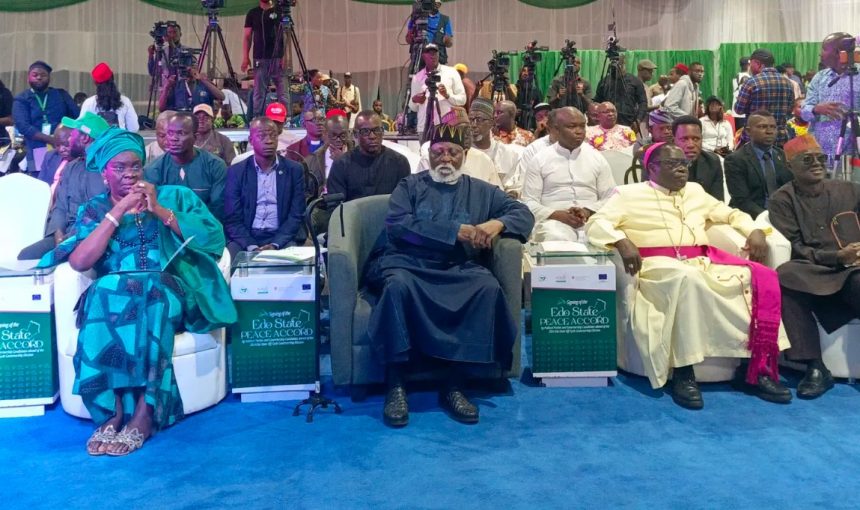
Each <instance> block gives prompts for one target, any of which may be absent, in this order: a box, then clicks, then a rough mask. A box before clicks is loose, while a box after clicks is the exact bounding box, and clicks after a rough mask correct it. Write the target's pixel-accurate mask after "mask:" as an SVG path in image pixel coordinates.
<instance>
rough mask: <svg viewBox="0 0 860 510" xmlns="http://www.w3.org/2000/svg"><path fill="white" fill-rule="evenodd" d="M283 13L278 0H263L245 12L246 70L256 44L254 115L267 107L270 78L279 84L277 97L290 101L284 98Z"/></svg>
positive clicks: (259, 113)
mask: <svg viewBox="0 0 860 510" xmlns="http://www.w3.org/2000/svg"><path fill="white" fill-rule="evenodd" d="M281 14H282V13H280V12H278V10H277V9H275V6H274V2H272V1H270V0H260V5H259V6H257V7H254V8H253V9H251V10H250V11H248V14H246V15H245V35H244V38H243V40H242V67H241V69H242V72H243V73H247V72H248V68H249V67H251V58H250V54H251V46H252V45H253V47H254V66H253V67H254V99H253V104H254V112H253V113H254V115H253V116H259V115H262V114H263V112H264V111H265V109H266V91H267V90H268V87H269V81H270V80H271V81H273V82H274V84H275V93H276V94H277V100H278V102H279V103H281V104H286V100H285V99H284V77H283V74H284V38H283V37H281V38H280V40H278V39H279V38H278V37H277V34H278V27H279V25H280V24H281Z"/></svg>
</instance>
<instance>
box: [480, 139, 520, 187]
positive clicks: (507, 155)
mask: <svg viewBox="0 0 860 510" xmlns="http://www.w3.org/2000/svg"><path fill="white" fill-rule="evenodd" d="M491 136H492V135H491ZM472 150H473V151H478V152H482V153H484V154H486V155H487V156H489V157H490V159H491V160H493V163H494V164H495V165H496V168H497V169H498V172H499V180H501V181H502V183H503V184H504V185H505V189H508V187H509V185H510V186H511V187H514V188H515V189H519V188H521V187H522V185H520V186H516V182H515V181H514V180H513V178H514V177H515V174H516V171H517V163H519V161H520V154H522V153H523V151H525V147H523V146H522V145H516V144H504V143H501V142H498V141H496V140H495V139H494V138H490V147H489V148H487V149H486V150H484V149H479V148H477V147H475V146H472ZM470 152H471V151H470Z"/></svg>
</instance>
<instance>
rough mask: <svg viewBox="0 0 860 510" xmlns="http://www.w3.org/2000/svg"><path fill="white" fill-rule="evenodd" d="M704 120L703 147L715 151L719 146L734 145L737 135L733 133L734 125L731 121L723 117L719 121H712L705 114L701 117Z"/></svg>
mask: <svg viewBox="0 0 860 510" xmlns="http://www.w3.org/2000/svg"><path fill="white" fill-rule="evenodd" d="M699 120H700V121H702V148H703V149H705V150H709V151H713V150H715V149H716V148H717V147H732V146H734V144H735V137H734V134H733V133H732V125H731V124H729V121H727V120H725V119H723V120H721V121H719V122H714V121H712V120H711V119H710V118H709V117H707V116H705V117H702V118H701V119H699Z"/></svg>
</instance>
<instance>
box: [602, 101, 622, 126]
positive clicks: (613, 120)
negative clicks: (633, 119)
mask: <svg viewBox="0 0 860 510" xmlns="http://www.w3.org/2000/svg"><path fill="white" fill-rule="evenodd" d="M597 121H598V122H600V127H602V128H603V129H612V128H613V127H615V124H617V123H618V110H616V109H615V105H614V104H612V103H610V102H609V101H606V102H604V103H600V104H599V105H597Z"/></svg>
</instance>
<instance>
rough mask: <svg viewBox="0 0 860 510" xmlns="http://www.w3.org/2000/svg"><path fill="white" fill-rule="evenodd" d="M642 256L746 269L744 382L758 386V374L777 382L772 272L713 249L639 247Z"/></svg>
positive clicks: (777, 314)
mask: <svg viewBox="0 0 860 510" xmlns="http://www.w3.org/2000/svg"><path fill="white" fill-rule="evenodd" d="M639 254H640V255H641V256H642V257H670V258H677V255H680V256H682V257H684V258H691V257H708V258H709V259H711V261H712V262H715V263H717V264H725V265H727V266H746V267H748V268H749V270H750V275H751V281H752V312H751V315H752V320H751V321H750V335H749V350H750V354H751V355H750V364H749V370H747V376H746V380H747V382H748V383H750V384H758V376H759V375H767V376H770V377H771V379H773V380H774V381H779V367H778V365H777V362H778V358H779V343H778V340H777V339H778V337H779V322H780V319H781V307H782V294H781V293H780V290H779V278H778V277H777V275H776V271H774V270H773V269H770V268H769V267H765V266H763V265H761V264H758V263H756V262H751V261H749V260H745V259H742V258H740V257H736V256H734V255H731V254H729V253H726V252H724V251H722V250H718V249H717V248H714V247H713V246H682V247H681V248H680V249H679V253H676V251H675V248H673V247H671V246H668V247H654V248H639Z"/></svg>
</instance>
